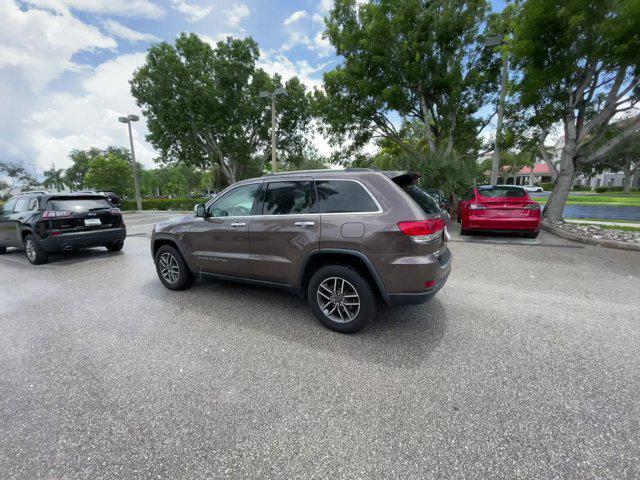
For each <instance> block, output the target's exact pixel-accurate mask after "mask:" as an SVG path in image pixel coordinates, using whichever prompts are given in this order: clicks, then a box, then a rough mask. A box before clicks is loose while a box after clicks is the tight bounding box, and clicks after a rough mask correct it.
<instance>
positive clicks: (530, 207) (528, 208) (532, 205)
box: [524, 203, 540, 210]
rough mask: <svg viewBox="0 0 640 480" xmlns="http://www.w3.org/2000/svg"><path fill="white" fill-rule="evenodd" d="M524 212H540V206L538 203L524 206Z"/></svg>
mask: <svg viewBox="0 0 640 480" xmlns="http://www.w3.org/2000/svg"><path fill="white" fill-rule="evenodd" d="M524 209H525V210H540V204H538V203H530V204H529V205H525V206H524Z"/></svg>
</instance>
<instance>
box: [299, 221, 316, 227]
mask: <svg viewBox="0 0 640 480" xmlns="http://www.w3.org/2000/svg"><path fill="white" fill-rule="evenodd" d="M315 224H316V222H296V223H294V225H295V226H296V227H313V226H314V225H315Z"/></svg>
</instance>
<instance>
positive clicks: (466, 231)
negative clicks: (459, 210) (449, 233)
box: [460, 226, 469, 236]
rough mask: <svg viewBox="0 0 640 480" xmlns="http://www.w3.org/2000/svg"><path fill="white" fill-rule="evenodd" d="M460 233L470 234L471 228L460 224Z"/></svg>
mask: <svg viewBox="0 0 640 480" xmlns="http://www.w3.org/2000/svg"><path fill="white" fill-rule="evenodd" d="M460 235H463V236H464V235H469V230H467V229H466V228H464V227H463V226H460Z"/></svg>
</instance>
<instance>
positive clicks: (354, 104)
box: [315, 0, 499, 154]
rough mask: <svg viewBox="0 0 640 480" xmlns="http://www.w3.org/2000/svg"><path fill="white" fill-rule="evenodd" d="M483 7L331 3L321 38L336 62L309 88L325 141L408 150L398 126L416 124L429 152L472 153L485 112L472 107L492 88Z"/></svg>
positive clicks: (465, 1) (460, 2) (451, 0)
mask: <svg viewBox="0 0 640 480" xmlns="http://www.w3.org/2000/svg"><path fill="white" fill-rule="evenodd" d="M489 12H490V6H489V3H488V2H487V1H486V0H431V1H418V0H379V1H375V2H366V3H363V2H360V1H357V0H336V2H335V6H334V9H333V10H332V11H331V14H330V15H329V18H328V19H327V22H326V23H327V28H326V36H327V38H328V39H329V41H330V42H331V44H332V45H333V46H334V47H335V48H336V52H337V54H338V56H339V57H341V59H342V62H341V64H340V65H338V66H337V67H336V68H335V69H334V70H332V71H330V72H328V73H326V74H325V75H324V89H325V91H324V92H322V91H316V94H315V96H316V100H317V107H318V112H319V114H320V115H321V116H322V117H323V119H324V121H325V123H326V125H328V131H329V133H330V134H331V137H332V140H333V142H334V143H342V144H344V145H345V146H346V145H348V146H349V148H350V150H351V151H357V150H358V149H359V148H360V147H362V146H363V145H365V144H367V143H368V142H369V141H370V140H371V139H372V138H384V139H388V140H390V141H392V142H395V143H397V144H398V145H400V146H401V147H402V148H403V150H404V151H406V152H408V153H410V152H411V150H412V147H411V145H410V144H406V143H405V142H404V139H403V135H402V134H401V132H399V131H398V125H400V124H403V123H406V122H410V123H413V122H414V121H418V122H420V123H421V124H422V125H423V129H422V136H423V137H424V138H425V142H426V145H427V148H428V150H429V152H430V153H432V154H433V153H435V152H436V151H438V152H444V153H445V154H450V153H451V152H452V151H453V150H454V149H455V150H456V151H458V152H459V153H461V154H465V153H469V152H470V151H473V150H477V149H478V148H479V145H478V133H479V132H480V130H481V129H482V128H483V127H484V126H485V125H486V124H487V123H488V120H489V118H490V117H489V116H488V115H487V116H486V118H484V119H482V118H480V116H478V115H477V114H478V112H479V110H480V109H481V108H482V107H483V106H485V105H487V103H489V102H491V101H492V100H493V99H494V98H495V96H496V92H497V89H498V85H499V80H498V78H499V59H498V58H497V56H495V55H493V54H492V52H491V51H488V50H486V49H484V48H483V35H485V34H486V33H487V31H486V30H483V28H484V26H485V25H486V23H485V22H486V21H487V20H488V16H489ZM414 153H415V152H414Z"/></svg>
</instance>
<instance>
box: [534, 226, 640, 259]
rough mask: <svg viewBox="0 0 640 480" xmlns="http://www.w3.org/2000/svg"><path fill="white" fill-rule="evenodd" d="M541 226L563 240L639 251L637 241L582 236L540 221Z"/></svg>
mask: <svg viewBox="0 0 640 480" xmlns="http://www.w3.org/2000/svg"><path fill="white" fill-rule="evenodd" d="M541 227H542V228H543V229H544V230H546V231H547V232H551V233H553V234H554V235H556V236H558V237H560V238H564V239H565V240H571V241H573V242H579V243H586V244H588V245H598V246H599V247H607V248H616V249H618V250H633V251H637V252H640V244H637V243H627V242H617V241H615V240H606V239H596V238H591V237H583V236H582V235H578V234H577V233H571V232H565V231H564V230H562V229H561V228H558V227H556V226H554V225H551V224H549V223H547V222H541Z"/></svg>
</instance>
